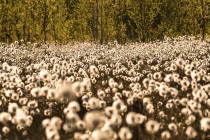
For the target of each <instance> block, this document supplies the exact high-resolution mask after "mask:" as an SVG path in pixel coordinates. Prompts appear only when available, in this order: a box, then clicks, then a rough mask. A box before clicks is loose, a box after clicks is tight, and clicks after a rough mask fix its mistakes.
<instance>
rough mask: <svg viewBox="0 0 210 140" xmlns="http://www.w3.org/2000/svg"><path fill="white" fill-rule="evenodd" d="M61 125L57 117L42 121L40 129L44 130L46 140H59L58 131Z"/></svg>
mask: <svg viewBox="0 0 210 140" xmlns="http://www.w3.org/2000/svg"><path fill="white" fill-rule="evenodd" d="M61 124H62V121H61V119H60V118H59V117H53V118H51V119H45V120H43V121H42V127H43V128H44V129H45V135H46V138H47V139H48V140H51V139H54V140H60V135H59V130H60V129H61Z"/></svg>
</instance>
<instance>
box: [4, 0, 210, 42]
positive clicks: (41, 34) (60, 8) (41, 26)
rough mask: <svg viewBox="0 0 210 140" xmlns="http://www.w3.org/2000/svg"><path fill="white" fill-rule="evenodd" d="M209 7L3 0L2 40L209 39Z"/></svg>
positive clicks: (163, 1) (200, 2) (203, 3)
mask: <svg viewBox="0 0 210 140" xmlns="http://www.w3.org/2000/svg"><path fill="white" fill-rule="evenodd" d="M209 7H210V1H209V0H0V41H3V42H6V43H9V42H13V41H15V40H21V39H24V40H26V41H31V42H34V41H36V42H37V41H40V40H44V41H50V42H51V41H58V42H62V43H65V42H68V41H95V42H97V43H101V44H102V43H107V42H110V41H114V40H117V41H118V42H119V43H125V42H128V41H154V40H157V39H163V37H164V36H168V37H176V36H179V35H194V36H198V35H209V33H210V25H209V13H210V12H209V10H210V9H209ZM203 33H204V34H203Z"/></svg>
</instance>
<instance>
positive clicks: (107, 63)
mask: <svg viewBox="0 0 210 140" xmlns="http://www.w3.org/2000/svg"><path fill="white" fill-rule="evenodd" d="M0 54H1V55H0V139H3V140H6V139H8V140H12V139H14V140H19V139H20V140H22V139H28V140H35V139H40V140H73V139H74V140H159V139H162V140H168V139H171V140H187V139H195V140H201V139H202V140H207V139H210V110H209V109H210V98H209V97H210V44H209V43H207V42H205V41H201V40H200V39H196V38H194V37H186V36H184V37H177V38H165V39H164V40H163V41H156V42H148V43H130V44H125V45H120V44H117V43H116V42H113V43H108V44H107V45H101V46H97V45H94V44H91V43H75V44H66V45H60V44H53V43H46V44H39V43H31V42H26V43H25V42H24V41H19V42H18V41H16V42H14V43H11V44H5V43H0Z"/></svg>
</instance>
